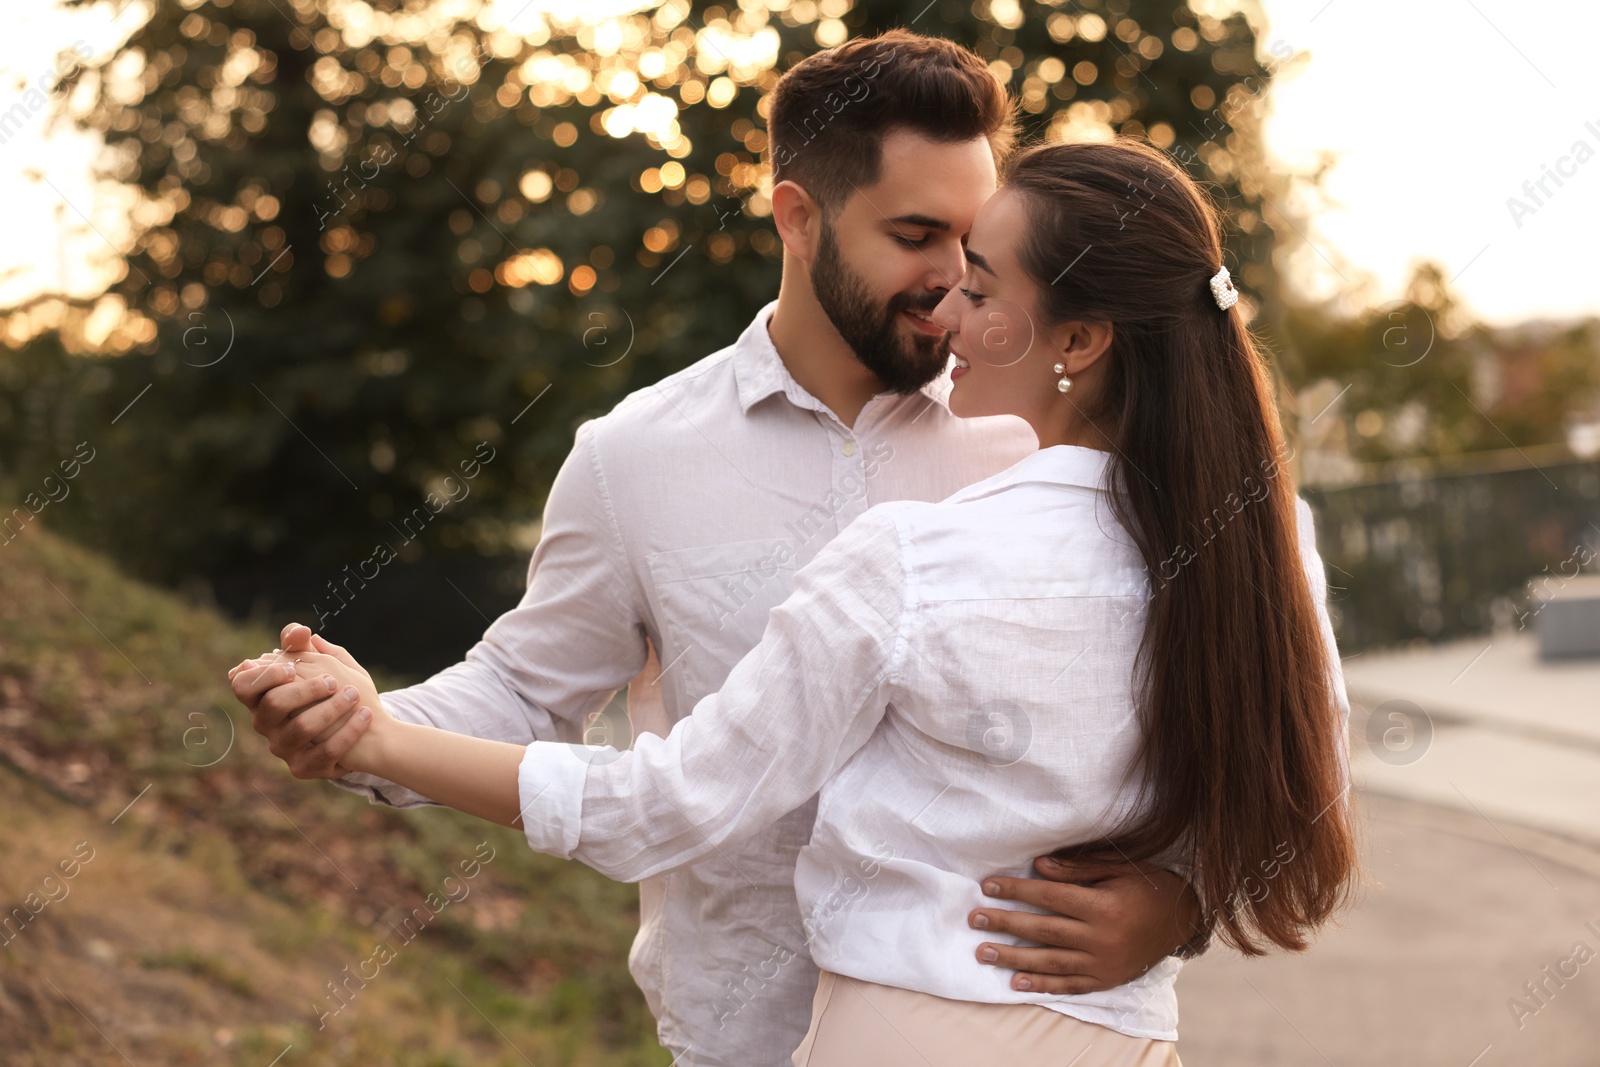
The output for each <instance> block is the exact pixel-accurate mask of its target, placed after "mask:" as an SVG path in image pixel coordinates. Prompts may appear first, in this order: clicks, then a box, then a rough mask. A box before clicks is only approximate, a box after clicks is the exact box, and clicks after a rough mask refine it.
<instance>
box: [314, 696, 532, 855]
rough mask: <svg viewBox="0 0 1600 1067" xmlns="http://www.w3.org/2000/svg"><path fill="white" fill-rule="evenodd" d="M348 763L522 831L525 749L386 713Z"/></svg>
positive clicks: (356, 768)
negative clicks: (519, 776) (519, 784)
mask: <svg viewBox="0 0 1600 1067" xmlns="http://www.w3.org/2000/svg"><path fill="white" fill-rule="evenodd" d="M378 714H379V716H380V718H379V720H378V721H377V722H374V723H373V724H372V731H371V734H370V735H369V736H368V737H364V738H362V739H361V742H360V743H359V744H358V745H356V747H355V748H354V749H352V750H351V752H350V754H349V755H348V756H347V757H346V758H345V760H344V762H345V764H346V765H347V766H349V767H350V768H351V769H353V770H358V771H365V772H367V773H368V774H375V775H378V776H379V777H382V778H387V779H388V780H389V781H391V782H394V783H396V784H397V785H401V786H404V787H405V788H407V789H410V790H413V791H415V792H417V793H420V794H422V795H423V796H425V797H428V798H429V799H430V800H434V801H437V802H438V803H440V804H445V805H448V806H449V807H452V808H455V809H456V810H458V811H464V812H466V813H467V814H468V815H476V816H478V817H479V818H481V819H488V820H489V821H491V822H497V823H499V824H500V825H502V826H511V827H516V828H518V829H520V828H521V827H522V814H521V801H520V798H519V796H518V789H517V769H518V767H519V766H520V765H521V763H522V756H523V752H524V748H523V746H522V745H513V744H509V743H507V742H505V741H489V740H485V739H484V738H481V737H470V736H468V735H466V734H457V733H451V732H449V731H447V730H439V729H435V728H434V727H431V726H418V725H416V724H414V723H407V722H400V721H399V720H397V719H394V718H392V717H389V716H388V715H387V714H386V713H384V712H379V713H378Z"/></svg>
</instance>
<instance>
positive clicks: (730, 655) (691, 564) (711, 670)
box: [646, 538, 795, 714]
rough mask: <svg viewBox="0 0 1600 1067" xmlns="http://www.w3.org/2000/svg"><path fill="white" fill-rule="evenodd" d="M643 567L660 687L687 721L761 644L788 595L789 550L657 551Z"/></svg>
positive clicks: (784, 545)
mask: <svg viewBox="0 0 1600 1067" xmlns="http://www.w3.org/2000/svg"><path fill="white" fill-rule="evenodd" d="M646 560H647V562H648V564H649V567H650V576H651V580H652V583H653V584H654V586H655V596H656V607H657V612H658V615H657V621H658V623H659V624H660V629H661V635H662V648H661V649H660V657H661V671H662V676H661V684H662V685H663V686H668V687H670V688H671V689H672V690H675V691H676V692H677V694H678V695H679V696H680V697H681V703H680V704H679V707H680V709H681V710H680V712H679V714H687V713H688V712H690V711H692V710H693V708H694V705H695V703H696V702H698V701H699V700H700V699H701V698H702V697H704V696H706V695H707V694H708V693H715V692H716V691H717V690H718V689H720V688H721V687H722V683H723V681H724V680H725V679H726V678H727V676H728V672H729V671H730V670H732V669H733V665H734V664H735V663H738V662H739V660H741V659H743V658H744V655H745V653H747V652H749V651H750V649H752V648H754V647H755V645H756V643H757V642H759V641H760V640H761V634H762V632H763V631H765V630H766V627H767V613H768V612H770V611H771V610H772V609H773V608H775V607H777V606H778V605H779V604H781V603H783V601H784V599H785V598H786V597H788V595H789V593H790V591H791V590H792V589H793V588H794V574H795V562H794V550H793V546H792V545H791V544H790V543H789V542H788V541H786V540H784V539H783V538H759V539H756V540H752V541H731V542H726V543H724V544H720V545H700V546H696V547H694V548H677V549H672V550H670V551H666V552H656V553H653V554H651V555H650V556H648V557H646ZM674 675H676V676H677V677H673V676H674Z"/></svg>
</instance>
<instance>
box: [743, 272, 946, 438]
mask: <svg viewBox="0 0 1600 1067" xmlns="http://www.w3.org/2000/svg"><path fill="white" fill-rule="evenodd" d="M777 306H778V302H777V301H776V300H773V301H770V302H769V303H767V304H766V305H765V306H763V307H762V308H761V310H760V311H758V312H756V316H755V318H754V319H753V320H751V322H750V325H748V326H746V327H745V328H744V332H743V333H741V334H740V335H739V339H738V340H737V341H735V342H734V345H733V377H734V383H735V385H736V387H737V388H738V390H739V406H740V407H741V408H742V409H743V410H744V412H745V414H749V413H750V409H751V408H752V407H754V406H755V405H756V404H757V403H759V402H761V401H762V400H765V399H766V398H767V397H769V396H771V395H772V394H773V393H783V394H784V395H785V396H787V397H788V398H789V399H790V400H791V401H793V402H794V404H795V405H796V406H797V407H803V408H812V409H814V410H818V411H820V410H822V409H823V404H822V402H821V401H819V400H818V399H817V398H816V397H814V396H812V395H811V394H810V393H808V392H806V391H805V390H804V389H803V388H801V387H800V383H798V382H796V381H795V380H794V377H793V376H792V375H790V373H789V368H788V367H786V366H784V365H783V358H782V357H781V356H779V355H778V349H777V346H775V345H774V344H773V343H772V335H771V334H769V333H768V332H767V323H768V322H769V320H771V318H772V312H773V310H774V309H776V308H777ZM954 362H955V361H954V359H951V360H949V361H948V362H946V364H945V368H944V370H943V371H941V372H940V373H939V376H938V377H937V378H935V379H934V380H933V381H931V382H929V383H928V384H927V385H924V386H923V387H922V388H921V389H920V390H919V392H921V393H922V395H923V396H926V397H927V398H928V399H930V400H932V401H934V402H935V403H937V404H938V405H939V406H940V407H942V408H945V409H946V410H949V407H950V386H951V382H950V367H951V364H953V363H954ZM880 395H884V394H880Z"/></svg>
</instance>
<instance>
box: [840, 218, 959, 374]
mask: <svg viewBox="0 0 1600 1067" xmlns="http://www.w3.org/2000/svg"><path fill="white" fill-rule="evenodd" d="M811 287H812V289H813V290H814V291H815V292H816V294H817V303H819V304H821V305H822V310H823V312H824V313H825V314H826V315H827V316H828V319H829V321H831V322H832V323H833V328H834V329H836V330H838V331H839V336H840V337H843V338H844V341H845V344H847V345H849V346H850V350H851V351H852V352H854V353H855V357H856V359H858V360H860V361H861V365H862V366H864V367H866V368H867V369H868V370H869V371H871V372H872V373H873V374H874V375H876V376H877V378H878V380H879V381H881V382H882V383H883V385H884V388H886V389H888V390H889V391H890V392H894V393H899V394H901V395H905V394H908V393H914V392H916V391H917V390H918V389H921V388H922V387H923V386H925V385H927V384H928V383H929V382H931V381H933V380H934V379H935V378H937V377H938V376H939V374H940V372H941V371H943V370H944V368H945V365H946V364H947V363H948V362H949V361H950V335H949V334H948V333H946V334H942V335H940V336H937V337H935V336H934V335H932V334H920V333H919V334H916V335H914V336H913V337H911V338H909V339H907V338H906V337H905V335H904V327H903V326H902V325H901V323H900V313H901V312H902V311H907V310H915V311H921V312H923V313H929V312H932V311H933V309H934V308H936V307H938V306H939V300H940V296H939V295H938V294H932V293H930V294H926V295H923V296H918V297H913V295H912V294H910V293H896V294H894V296H893V297H891V298H890V299H889V303H888V304H887V306H884V305H880V304H879V303H878V302H877V299H876V298H875V297H873V295H872V293H871V290H869V289H868V288H867V283H866V282H865V281H864V280H863V279H862V277H861V276H860V275H859V274H857V273H855V271H853V270H851V269H850V268H849V267H848V266H846V265H845V262H844V259H843V257H841V256H840V254H839V244H838V242H837V241H836V240H835V239H834V233H833V227H832V226H831V225H828V224H826V223H824V224H823V227H822V240H821V241H820V242H819V244H818V247H817V259H816V262H815V263H813V264H812V266H811Z"/></svg>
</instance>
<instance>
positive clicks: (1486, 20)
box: [0, 0, 1600, 324]
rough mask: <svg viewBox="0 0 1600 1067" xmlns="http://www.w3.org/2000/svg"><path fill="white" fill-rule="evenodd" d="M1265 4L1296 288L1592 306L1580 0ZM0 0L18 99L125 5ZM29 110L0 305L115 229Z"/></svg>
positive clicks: (109, 239)
mask: <svg viewBox="0 0 1600 1067" xmlns="http://www.w3.org/2000/svg"><path fill="white" fill-rule="evenodd" d="M550 2H552V0H534V3H535V4H536V5H542V4H545V3H550ZM1067 2H1070V0H1067ZM1193 2H1194V3H1195V4H1196V6H1203V7H1205V8H1207V9H1210V10H1216V9H1219V8H1221V7H1225V6H1226V2H1225V0H1193ZM1265 3H1266V14H1267V21H1266V23H1265V25H1263V26H1262V27H1261V28H1260V36H1261V40H1262V46H1263V53H1264V54H1265V53H1266V51H1267V49H1268V48H1271V47H1274V46H1276V51H1277V52H1278V53H1279V54H1282V52H1283V46H1287V47H1288V48H1289V49H1292V50H1293V51H1294V52H1296V53H1299V54H1301V58H1300V59H1299V60H1298V61H1297V62H1295V63H1293V64H1289V65H1288V66H1287V68H1286V69H1285V70H1284V72H1283V73H1282V74H1281V75H1280V77H1279V78H1278V79H1277V81H1276V83H1275V87H1274V88H1273V90H1272V94H1271V101H1270V108H1271V111H1270V117H1269V118H1268V120H1267V137H1268V146H1269V149H1270V150H1271V152H1272V153H1273V155H1274V156H1275V157H1276V158H1277V159H1279V160H1280V161H1281V162H1282V163H1283V164H1284V165H1285V166H1286V167H1288V168H1290V169H1293V170H1297V171H1307V170H1309V169H1311V168H1312V167H1314V166H1316V165H1317V163H1318V161H1319V159H1321V158H1322V157H1323V156H1324V155H1325V154H1329V153H1331V154H1332V156H1333V158H1334V161H1335V162H1334V165H1333V167H1332V168H1331V170H1329V172H1328V174H1327V176H1326V178H1325V180H1324V183H1323V187H1322V190H1321V195H1320V199H1312V198H1311V195H1310V194H1309V193H1307V192H1302V193H1301V194H1298V195H1299V198H1300V206H1302V207H1305V208H1308V209H1309V213H1310V217H1311V218H1312V219H1313V221H1312V223H1311V226H1310V228H1309V230H1308V231H1307V232H1306V234H1305V236H1306V237H1307V238H1308V239H1309V243H1308V244H1307V245H1306V246H1305V247H1304V248H1303V250H1302V253H1301V254H1300V255H1299V256H1298V257H1297V258H1296V259H1295V261H1294V263H1293V265H1292V266H1293V271H1292V279H1293V282H1294V284H1295V285H1296V287H1298V288H1299V289H1300V290H1302V291H1303V292H1305V293H1307V294H1312V295H1318V296H1329V295H1335V294H1338V295H1341V296H1343V297H1345V298H1346V300H1348V301H1352V302H1362V303H1368V304H1381V303H1383V302H1384V301H1387V300H1390V299H1394V298H1396V297H1397V296H1398V295H1399V294H1400V291H1401V289H1402V287H1403V283H1404V280H1405V278H1406V276H1407V273H1408V272H1409V270H1410V269H1411V267H1412V266H1413V265H1414V264H1415V263H1417V262H1418V261H1421V260H1433V261H1436V262H1438V263H1440V264H1442V265H1443V266H1444V268H1445V272H1446V274H1447V275H1449V276H1454V278H1455V281H1454V285H1455V288H1456V289H1457V291H1458V292H1459V293H1460V294H1461V295H1462V297H1463V299H1464V301H1465V303H1466V304H1467V306H1468V308H1469V309H1470V310H1471V311H1472V312H1473V313H1474V314H1476V315H1477V316H1479V317H1480V318H1483V319H1485V320H1487V321H1490V322H1494V323H1500V324H1507V323H1512V322H1517V321H1521V320H1524V319H1529V318H1571V317H1576V316H1582V315H1600V271H1597V270H1596V265H1595V259H1596V254H1597V253H1596V250H1597V248H1600V63H1596V62H1595V60H1594V57H1592V56H1591V55H1589V54H1588V53H1589V51H1590V50H1591V49H1593V48H1595V46H1596V44H1597V43H1600V4H1595V3H1593V2H1592V0H1590V2H1586V0H1554V2H1550V3H1542V4H1539V5H1537V6H1530V5H1528V4H1526V3H1512V2H1511V0H1432V2H1429V3H1401V4H1396V3H1392V2H1386V0H1265ZM518 6H521V5H520V4H519V5H518ZM7 8H8V10H7V14H8V16H9V18H8V23H9V25H8V27H7V29H8V32H7V33H6V34H4V35H3V36H0V111H5V110H7V109H9V108H10V107H11V106H12V105H13V104H15V103H17V102H19V101H24V100H25V99H26V98H25V97H24V95H23V90H24V87H25V85H28V84H37V83H38V82H39V80H40V79H41V78H42V77H44V76H46V75H48V73H49V72H50V69H51V65H52V59H53V56H54V55H55V54H56V53H57V51H58V50H60V49H68V48H71V47H72V46H73V44H74V42H75V41H79V40H81V41H83V42H85V45H86V46H87V47H88V48H91V49H93V50H95V51H96V52H104V51H106V50H108V49H110V48H111V47H113V46H114V45H115V43H116V41H117V40H119V39H120V38H121V37H122V36H125V35H126V33H127V32H128V30H129V29H130V28H131V27H132V25H134V24H135V21H136V20H137V18H138V13H139V5H138V4H137V3H129V4H127V5H126V10H124V11H123V14H122V16H121V20H120V23H118V22H116V21H114V20H113V18H112V15H111V13H112V10H113V8H112V5H111V4H109V3H108V4H104V5H101V6H100V7H99V8H98V9H96V10H94V11H90V12H77V13H64V12H61V11H58V10H56V9H55V7H54V5H53V3H51V0H12V3H9V4H8V5H7ZM909 10H910V9H908V14H909ZM119 25H120V28H119ZM45 119H46V116H45V113H44V112H43V111H41V112H39V113H38V114H35V115H32V117H31V118H30V119H29V121H28V122H26V123H25V124H24V126H23V128H22V129H21V130H20V131H18V132H16V133H15V134H13V135H12V136H10V137H9V138H7V139H5V140H4V141H3V142H0V204H4V209H3V210H4V217H5V229H4V232H5V236H6V240H5V241H4V242H0V305H10V304H14V303H16V302H17V301H19V300H23V299H26V298H28V297H29V296H31V295H34V294H37V293H39V292H41V291H62V290H65V291H68V292H72V293H76V294H79V295H83V294H88V293H92V292H94V291H96V289H97V287H98V286H102V285H103V284H104V277H105V274H104V271H105V265H106V262H107V260H108V259H110V258H112V257H113V256H114V253H113V251H112V246H116V247H118V248H122V247H126V244H127V240H128V230H127V229H126V224H125V223H124V222H122V221H121V219H120V211H119V206H118V205H117V204H116V203H115V202H114V201H112V200H110V199H108V198H107V197H106V196H105V195H104V194H103V193H102V194H100V200H99V202H98V203H97V202H96V193H95V192H94V186H93V183H92V182H91V181H90V176H89V165H90V161H91V160H92V158H93V155H94V151H95V145H94V143H93V142H92V141H90V140H89V139H87V138H83V137H81V136H77V135H73V134H70V133H66V132H63V131H59V130H55V131H53V130H50V129H49V128H48V127H47V123H46V121H45ZM1513 198H1515V202H1512V200H1513Z"/></svg>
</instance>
